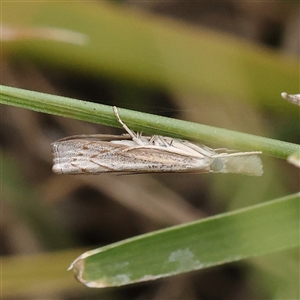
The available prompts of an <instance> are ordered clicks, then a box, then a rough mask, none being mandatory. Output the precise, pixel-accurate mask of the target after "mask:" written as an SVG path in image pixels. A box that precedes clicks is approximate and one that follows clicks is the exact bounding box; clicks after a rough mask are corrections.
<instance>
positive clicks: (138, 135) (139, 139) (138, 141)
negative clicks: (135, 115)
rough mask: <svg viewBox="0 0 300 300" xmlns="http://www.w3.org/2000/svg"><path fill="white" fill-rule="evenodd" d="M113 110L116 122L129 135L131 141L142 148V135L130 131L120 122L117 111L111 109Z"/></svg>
mask: <svg viewBox="0 0 300 300" xmlns="http://www.w3.org/2000/svg"><path fill="white" fill-rule="evenodd" d="M113 109H114V114H115V116H116V119H117V121H118V122H119V123H120V124H121V125H122V127H123V128H124V129H125V130H126V131H127V132H128V133H129V135H130V136H131V138H132V140H133V141H135V142H136V143H137V144H138V145H141V146H143V145H144V143H143V142H142V140H141V138H140V137H141V136H142V134H136V133H135V132H134V131H132V130H130V129H129V128H128V127H127V125H126V124H125V123H124V122H123V121H122V120H121V118H120V116H119V113H118V109H117V108H116V106H114V107H113Z"/></svg>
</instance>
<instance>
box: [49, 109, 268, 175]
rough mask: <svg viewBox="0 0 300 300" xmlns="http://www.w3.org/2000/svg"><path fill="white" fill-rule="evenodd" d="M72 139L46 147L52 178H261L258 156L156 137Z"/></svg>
mask: <svg viewBox="0 0 300 300" xmlns="http://www.w3.org/2000/svg"><path fill="white" fill-rule="evenodd" d="M113 109H114V114H115V116H116V119H117V121H118V122H119V123H120V124H121V125H122V127H123V128H124V129H125V130H126V132H127V134H124V135H105V134H94V135H74V136H70V137H66V138H63V139H60V140H58V141H56V142H54V143H52V145H51V146H52V154H53V163H54V165H53V168H52V170H53V172H54V173H57V174H101V173H120V174H141V173H170V172H182V173H209V172H212V173H240V174H246V175H252V176H261V175H262V173H263V169H262V162H261V159H260V158H259V157H258V156H257V155H258V154H261V152H260V151H253V152H236V151H228V150H226V152H225V150H224V149H211V148H209V147H207V146H204V145H196V144H193V143H191V142H189V141H186V140H180V139H173V138H171V137H165V136H160V135H154V136H142V134H141V133H135V132H134V131H132V130H130V129H129V128H128V127H127V125H126V124H124V123H123V121H122V120H121V118H120V116H119V113H118V110H117V108H116V107H114V108H113Z"/></svg>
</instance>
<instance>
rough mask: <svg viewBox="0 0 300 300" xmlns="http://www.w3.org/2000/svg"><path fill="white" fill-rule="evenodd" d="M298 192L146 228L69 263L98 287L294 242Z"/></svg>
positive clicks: (231, 259) (79, 275)
mask: <svg viewBox="0 0 300 300" xmlns="http://www.w3.org/2000/svg"><path fill="white" fill-rule="evenodd" d="M299 203H300V194H299V193H298V194H294V195H290V196H287V197H283V198H279V199H276V200H274V201H271V202H268V203H264V204H259V205H256V206H252V207H250V208H246V209H241V210H237V211H234V212H230V213H225V214H222V215H218V216H214V217H210V218H207V219H203V220H200V221H197V222H193V223H189V224H184V225H180V226H175V227H171V228H168V229H164V230H160V231H157V232H152V233H149V234H145V235H141V236H138V237H134V238H131V239H127V240H124V241H121V242H118V243H115V244H112V245H108V246H105V247H102V248H98V249H95V250H91V251H88V252H85V253H83V254H82V255H81V256H79V257H78V258H77V259H76V260H75V261H74V262H73V263H72V265H71V266H70V269H73V271H74V273H75V276H76V277H77V279H78V280H79V281H80V282H82V283H83V284H85V285H86V286H88V287H95V288H103V287H111V286H121V285H127V284H132V283H136V282H142V281H149V280H154V279H158V278H163V277H168V276H172V275H175V274H180V273H184V272H189V271H193V270H200V269H204V268H207V267H211V266H216V265H220V264H224V263H228V262H234V261H238V260H241V259H245V258H249V257H255V256H261V255H264V254H267V253H272V252H276V251H280V250H283V249H288V248H291V247H296V246H297V245H299Z"/></svg>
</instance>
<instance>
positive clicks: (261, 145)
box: [0, 85, 299, 159]
mask: <svg viewBox="0 0 300 300" xmlns="http://www.w3.org/2000/svg"><path fill="white" fill-rule="evenodd" d="M0 103H2V104H6V105H12V106H16V107H21V108H26V109H31V110H34V111H38V112H43V113H48V114H54V115H59V116H64V117H69V118H73V119H78V120H82V121H87V122H93V123H98V124H104V125H109V126H116V127H119V126H120V124H119V123H118V122H117V121H116V118H115V115H114V113H113V109H112V107H110V106H107V105H102V104H96V103H91V102H87V101H81V100H77V99H71V98H67V97H61V96H55V95H49V94H45V93H39V92H34V91H28V90H23V89H18V88H12V87H7V86H3V85H0ZM119 113H120V116H121V118H122V119H123V121H124V122H126V124H127V125H128V126H129V127H130V128H131V129H133V130H136V131H143V132H147V133H153V134H154V133H155V134H161V135H166V136H173V137H181V138H187V139H194V140H201V141H207V142H210V143H215V144H218V145H221V146H222V147H229V148H235V149H241V150H243V149H245V150H249V151H250V150H258V151H262V152H263V153H264V154H267V155H271V156H275V157H279V158H284V159H286V158H287V157H288V156H289V155H290V154H292V153H294V152H296V151H299V146H298V145H295V144H292V143H287V142H283V141H278V140H273V139H269V138H265V137H260V136H255V135H251V134H246V133H241V132H237V131H232V130H227V129H223V128H217V127H212V126H207V125H203V124H196V123H192V122H186V121H182V120H174V119H171V118H167V117H161V116H155V115H151V114H146V113H141V112H135V111H130V110H125V109H119Z"/></svg>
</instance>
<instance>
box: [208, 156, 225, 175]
mask: <svg viewBox="0 0 300 300" xmlns="http://www.w3.org/2000/svg"><path fill="white" fill-rule="evenodd" d="M223 167H224V163H223V161H222V160H221V158H215V159H214V160H213V162H212V163H211V164H210V168H211V170H212V171H214V172H219V171H221V170H222V169H223Z"/></svg>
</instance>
